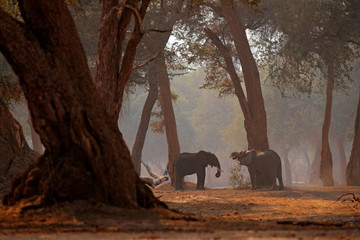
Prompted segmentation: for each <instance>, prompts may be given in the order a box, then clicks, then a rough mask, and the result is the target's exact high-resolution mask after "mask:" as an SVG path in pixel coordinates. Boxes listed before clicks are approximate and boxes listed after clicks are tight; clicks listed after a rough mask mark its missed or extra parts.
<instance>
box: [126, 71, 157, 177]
mask: <svg viewBox="0 0 360 240" xmlns="http://www.w3.org/2000/svg"><path fill="white" fill-rule="evenodd" d="M154 69H155V68H154V67H149V69H148V72H147V79H148V82H149V94H148V96H147V98H146V101H145V105H144V108H143V110H142V113H141V119H140V124H139V128H138V131H137V134H136V138H135V141H134V145H133V148H132V158H133V161H134V166H135V170H136V172H137V174H138V175H140V173H141V157H142V150H143V147H144V143H145V137H146V133H147V130H148V128H149V122H150V118H151V111H152V109H153V107H154V105H155V102H156V99H157V97H158V92H159V91H158V79H157V78H156V77H155V76H156V73H154Z"/></svg>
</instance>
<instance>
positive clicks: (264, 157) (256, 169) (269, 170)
mask: <svg viewBox="0 0 360 240" xmlns="http://www.w3.org/2000/svg"><path fill="white" fill-rule="evenodd" d="M230 157H231V158H232V159H234V160H238V161H239V162H240V164H241V165H245V166H247V167H248V170H249V174H250V179H251V185H252V189H253V190H255V189H257V188H259V185H260V184H259V176H260V174H263V175H264V176H266V177H267V178H268V179H270V181H271V185H272V189H273V190H274V189H276V178H277V179H278V181H279V189H281V190H282V189H284V185H283V181H282V175H281V174H282V173H281V159H280V157H279V155H278V154H277V153H276V152H275V151H273V150H266V151H257V150H254V149H251V150H247V151H241V152H233V153H231V155H230Z"/></svg>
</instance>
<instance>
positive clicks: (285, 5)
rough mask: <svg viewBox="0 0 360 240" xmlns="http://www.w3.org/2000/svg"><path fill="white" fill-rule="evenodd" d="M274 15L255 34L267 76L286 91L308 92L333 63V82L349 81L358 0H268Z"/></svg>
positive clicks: (359, 16) (359, 25) (358, 34)
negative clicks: (266, 66)
mask: <svg viewBox="0 0 360 240" xmlns="http://www.w3.org/2000/svg"><path fill="white" fill-rule="evenodd" d="M270 7H271V8H272V10H273V11H274V12H276V14H274V15H273V16H272V17H271V18H269V19H270V20H269V21H268V23H267V25H266V26H267V29H266V31H265V30H264V31H261V32H259V34H260V35H257V39H258V41H257V42H256V43H257V44H258V45H259V46H261V47H259V52H260V56H262V57H263V62H264V63H266V64H269V75H268V79H269V80H270V81H271V82H272V84H273V85H274V86H275V87H277V88H278V89H280V91H281V92H282V94H284V95H285V92H286V91H289V92H293V93H294V92H300V93H311V92H312V91H314V89H316V87H318V86H322V85H323V83H321V82H320V84H318V83H316V82H315V81H314V80H315V79H316V78H318V76H322V78H325V79H326V78H327V74H328V72H327V70H328V67H329V66H330V65H333V66H335V79H336V82H335V86H336V88H337V89H340V88H346V87H347V84H348V83H349V82H351V80H352V79H351V76H350V73H351V71H352V70H353V65H352V63H353V62H354V60H355V59H357V58H358V57H359V56H360V51H359V50H360V48H359V46H360V44H359V38H360V31H359V29H360V11H359V10H360V2H359V1H357V0H349V1H318V0H302V1H271V5H270Z"/></svg>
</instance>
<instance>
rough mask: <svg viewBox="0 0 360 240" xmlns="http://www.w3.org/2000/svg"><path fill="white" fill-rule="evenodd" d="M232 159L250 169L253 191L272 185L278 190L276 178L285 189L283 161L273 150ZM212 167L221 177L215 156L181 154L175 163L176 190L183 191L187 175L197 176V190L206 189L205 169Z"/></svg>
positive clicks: (205, 153)
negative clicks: (184, 179) (261, 186)
mask: <svg viewBox="0 0 360 240" xmlns="http://www.w3.org/2000/svg"><path fill="white" fill-rule="evenodd" d="M230 157H231V158H232V159H234V160H238V161H239V162H240V164H241V165H245V166H247V168H248V171H249V174H250V179H251V185H252V189H257V188H260V185H271V186H272V189H274V190H275V189H276V188H277V187H276V178H277V179H278V181H279V189H281V190H282V189H284V185H283V181H282V172H281V159H280V157H279V155H278V154H277V153H276V152H275V151H273V150H266V151H257V150H254V149H252V150H247V151H240V152H233V153H231V155H230ZM208 165H210V166H211V167H216V168H217V172H216V174H215V176H216V177H220V175H221V172H222V170H221V167H220V162H219V160H218V158H217V157H216V156H215V154H213V153H210V152H205V151H200V152H198V153H181V154H180V155H179V156H178V158H177V159H176V161H175V163H174V171H175V177H176V180H175V181H176V186H175V189H176V190H183V189H184V185H183V178H184V176H186V175H191V174H195V173H196V175H197V185H196V189H197V190H203V189H204V183H205V168H206V167H207V166H208Z"/></svg>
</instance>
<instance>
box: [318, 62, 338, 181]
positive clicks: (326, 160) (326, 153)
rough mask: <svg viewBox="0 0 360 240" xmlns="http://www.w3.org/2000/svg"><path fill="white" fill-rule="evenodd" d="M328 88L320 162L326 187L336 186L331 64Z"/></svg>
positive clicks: (330, 66) (332, 66)
mask: <svg viewBox="0 0 360 240" xmlns="http://www.w3.org/2000/svg"><path fill="white" fill-rule="evenodd" d="M327 79H328V80H327V87H326V106H325V118H324V123H323V128H322V137H321V143H322V146H321V160H320V179H321V181H322V183H323V185H324V186H334V179H333V172H332V168H333V162H332V155H331V150H330V143H329V130H330V122H331V109H332V92H333V89H334V80H335V79H334V65H333V64H332V63H331V64H329V65H328V76H327Z"/></svg>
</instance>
